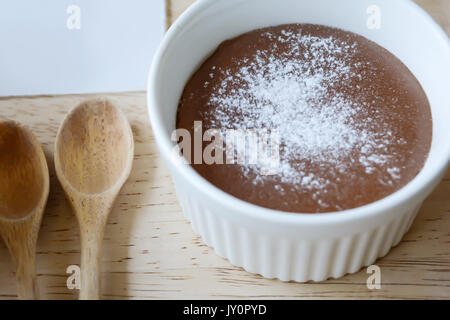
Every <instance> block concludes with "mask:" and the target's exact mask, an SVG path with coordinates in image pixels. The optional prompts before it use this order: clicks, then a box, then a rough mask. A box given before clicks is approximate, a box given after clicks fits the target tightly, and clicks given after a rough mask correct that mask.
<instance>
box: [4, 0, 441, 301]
mask: <svg viewBox="0 0 450 320" xmlns="http://www.w3.org/2000/svg"><path fill="white" fill-rule="evenodd" d="M191 2H192V1H190V0H187V1H186V0H173V1H172V3H171V14H170V16H169V21H173V19H174V18H175V17H176V16H178V15H179V14H180V13H181V12H182V10H184V9H185V8H186V7H187V6H188V5H189V4H190V3H191ZM420 2H421V4H424V5H425V7H426V8H427V9H429V10H431V12H432V14H433V16H435V17H437V16H442V14H441V12H442V11H445V12H447V14H444V15H443V16H444V17H445V16H447V18H444V19H443V20H442V21H441V22H443V24H444V25H446V26H447V27H446V28H447V30H450V29H449V24H450V21H449V19H448V13H449V10H450V8H449V5H448V4H449V2H448V0H439V1H438V0H428V1H427V0H423V1H420ZM433 8H434V9H433ZM107 96H108V98H109V99H110V100H111V101H112V102H113V103H114V104H116V105H117V106H119V107H120V108H121V109H122V110H123V111H124V112H125V114H126V115H127V117H128V120H129V121H130V124H131V126H132V129H133V133H134V138H135V156H134V163H133V169H132V172H131V175H130V179H129V180H128V182H127V184H126V185H125V186H124V188H123V189H122V191H121V193H120V195H119V198H118V200H117V202H116V205H115V207H114V209H113V211H112V213H111V215H110V218H109V221H108V224H107V226H106V230H105V238H104V245H103V259H102V271H103V272H102V284H103V288H102V292H103V298H107V299H124V298H130V299H186V298H192V299H211V298H212V299H216V298H225V299H227V298H229V299H271V298H274V299H288V298H293V299H305V298H310V299H338V298H342V299H360V298H366V299H379V298H384V299H423V298H438V299H450V171H449V172H448V173H447V175H446V178H445V179H444V180H443V181H442V182H441V184H440V185H439V187H438V188H437V189H436V191H435V192H433V194H432V195H431V196H430V197H429V198H428V199H427V200H426V202H425V203H424V206H423V207H422V209H421V210H420V213H419V216H418V218H417V219H416V221H415V223H414V225H413V227H412V228H411V230H410V231H409V232H408V234H407V235H406V236H405V238H404V239H403V241H402V242H401V243H400V245H399V246H397V247H396V248H394V249H393V250H392V251H391V252H390V253H389V254H388V255H387V256H386V257H384V258H382V259H380V260H379V261H378V262H377V265H379V266H380V267H381V270H382V289H381V290H374V291H370V290H368V289H367V287H366V281H367V278H368V274H367V273H366V270H361V271H360V272H358V273H356V274H353V275H347V276H345V277H343V278H341V279H338V280H329V281H325V282H322V283H308V284H297V283H284V282H281V281H278V280H267V279H263V278H262V277H260V276H257V275H252V274H249V273H247V272H245V271H244V270H242V269H241V268H237V267H233V266H231V265H230V263H229V262H228V261H226V260H224V259H221V258H219V257H218V256H217V255H215V253H214V252H213V250H212V249H211V248H209V247H207V246H206V245H205V244H203V242H202V240H201V239H200V238H199V237H198V236H196V235H195V234H194V232H193V231H192V228H191V226H190V224H189V223H188V221H187V220H186V219H185V218H184V216H183V214H182V212H181V209H180V207H179V204H178V201H177V198H176V195H175V191H174V188H173V184H172V181H171V178H170V176H169V172H168V170H167V169H166V167H165V165H164V163H163V161H162V159H161V158H160V157H159V153H158V150H157V148H156V144H155V141H154V138H153V135H152V131H151V128H150V125H149V121H148V117H147V110H146V101H145V93H143V92H133V93H123V94H107ZM92 97H93V96H92V95H67V96H38V97H22V98H0V114H1V115H3V116H5V117H8V118H12V119H15V120H18V121H21V122H22V123H24V124H26V125H28V126H29V127H30V128H31V129H32V131H33V133H34V134H35V135H36V136H37V137H38V139H39V141H40V142H41V144H42V145H43V148H44V151H45V153H46V156H47V160H48V162H49V168H50V177H51V194H50V198H49V201H48V205H47V210H46V213H45V216H44V220H43V225H42V229H41V233H40V237H39V241H38V248H37V258H36V264H37V265H36V268H37V273H38V280H37V281H38V284H39V288H40V290H41V298H44V299H76V297H77V296H78V292H77V291H71V290H69V289H67V286H66V280H67V276H68V275H67V274H66V268H67V267H68V266H69V265H76V264H79V263H80V238H79V231H78V224H77V221H76V218H75V216H74V214H73V213H72V211H71V210H70V207H69V204H68V202H67V201H66V200H65V197H64V194H63V191H62V189H61V187H60V185H59V183H58V182H57V179H56V177H55V171H54V164H53V145H54V140H55V137H56V132H57V129H58V127H59V125H60V122H61V121H62V120H63V118H64V116H65V115H66V113H67V112H68V111H69V110H70V109H71V108H72V107H74V106H75V105H77V104H78V103H80V102H81V101H83V100H85V99H88V98H92ZM14 281H15V280H14V271H13V265H12V261H11V259H10V257H9V255H8V253H7V249H6V247H5V245H4V243H3V242H1V241H0V299H1V298H3V299H14V298H16V288H15V282H14Z"/></svg>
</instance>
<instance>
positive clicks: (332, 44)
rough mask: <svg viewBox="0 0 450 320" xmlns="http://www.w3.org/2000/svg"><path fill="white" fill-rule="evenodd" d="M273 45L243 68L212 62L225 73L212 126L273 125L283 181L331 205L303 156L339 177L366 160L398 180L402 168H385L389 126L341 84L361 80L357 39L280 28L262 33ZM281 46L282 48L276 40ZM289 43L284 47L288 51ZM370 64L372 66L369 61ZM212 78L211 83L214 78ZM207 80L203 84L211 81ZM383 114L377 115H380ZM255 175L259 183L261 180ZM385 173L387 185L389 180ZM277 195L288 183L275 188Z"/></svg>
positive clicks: (214, 100)
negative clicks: (225, 67) (354, 58)
mask: <svg viewBox="0 0 450 320" xmlns="http://www.w3.org/2000/svg"><path fill="white" fill-rule="evenodd" d="M263 36H264V37H266V38H267V39H269V40H271V42H272V43H273V45H272V48H270V49H269V50H257V51H256V52H255V55H254V56H253V57H248V58H245V59H243V60H242V61H236V65H237V66H239V71H238V72H231V71H230V70H222V69H220V68H216V67H213V68H211V73H210V75H209V77H210V78H211V80H212V79H214V78H215V75H220V78H221V79H222V80H221V81H220V83H218V84H215V86H214V88H213V94H212V95H211V97H210V101H209V103H210V104H211V105H214V106H216V107H215V108H214V111H213V112H211V113H210V114H208V115H207V118H208V119H209V121H210V122H211V125H212V126H213V127H215V128H224V129H225V128H226V129H239V130H251V129H268V130H270V131H274V130H276V131H277V132H278V133H279V137H280V167H279V170H278V175H276V176H275V177H272V179H278V180H277V181H280V182H281V183H288V184H291V185H292V186H293V187H294V188H299V189H301V188H305V189H308V190H317V191H318V193H317V196H318V199H317V203H319V204H320V205H322V206H327V204H326V202H325V200H323V199H322V198H321V197H320V196H319V195H320V192H319V191H320V190H324V189H326V187H327V186H328V185H330V183H333V181H330V179H329V176H330V175H329V174H328V175H327V176H328V178H324V176H322V175H321V174H320V173H319V174H317V173H316V174H314V173H312V172H308V170H307V166H306V165H305V161H307V162H308V163H313V164H314V165H315V167H323V168H325V169H324V170H328V172H329V171H330V170H334V172H335V173H336V174H335V175H331V176H336V177H338V176H339V174H342V173H345V171H346V170H347V169H348V166H354V165H362V166H364V167H365V172H366V174H378V173H380V170H381V171H383V172H382V173H383V175H385V176H386V175H387V176H389V177H391V178H392V179H399V178H400V176H399V174H400V170H399V169H398V168H395V167H393V168H383V165H385V164H386V163H388V161H389V159H390V158H391V156H392V155H391V154H390V153H389V149H388V148H387V146H388V145H390V144H392V143H393V137H392V134H391V133H390V131H389V128H380V127H379V125H378V122H377V119H376V118H374V117H373V115H369V114H368V113H367V107H368V106H369V105H370V103H371V102H370V101H365V99H364V95H363V94H361V98H355V97H352V98H349V97H348V96H347V95H346V94H345V93H344V92H340V91H339V90H336V88H337V87H338V85H342V83H345V82H350V81H351V80H352V79H357V80H361V77H362V75H361V74H360V73H358V72H356V71H355V65H352V63H351V61H352V59H351V58H352V56H353V55H354V54H355V53H356V52H357V50H358V44H357V43H354V42H350V43H347V42H345V41H342V40H337V39H334V38H333V37H327V38H320V37H315V36H311V35H302V34H301V32H293V31H290V30H282V31H281V33H277V34H273V33H271V32H267V33H265V34H264V35H263ZM281 45H282V46H283V50H278V49H279V46H281ZM286 48H287V50H286ZM369 67H370V66H369ZM211 83H212V82H211ZM210 85H212V84H210V82H206V83H205V86H210ZM378 120H379V119H378ZM258 170H260V166H258V165H242V172H243V174H246V175H249V174H250V173H253V174H255V172H256V173H257V172H258ZM264 179H266V178H264V177H261V176H260V175H258V174H256V175H255V178H254V183H255V184H258V183H264ZM392 179H391V180H389V179H387V180H386V181H384V183H387V184H389V183H392ZM277 188H278V191H279V192H280V193H282V192H283V190H282V189H283V187H281V186H277Z"/></svg>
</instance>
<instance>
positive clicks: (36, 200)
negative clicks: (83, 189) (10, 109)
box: [0, 120, 49, 299]
mask: <svg viewBox="0 0 450 320" xmlns="http://www.w3.org/2000/svg"><path fill="white" fill-rule="evenodd" d="M48 193H49V173H48V166H47V161H46V159H45V156H44V153H43V151H42V148H41V146H40V145H39V142H38V141H37V139H36V137H35V136H34V135H33V134H32V133H31V131H29V130H28V129H26V128H24V127H22V126H21V125H20V124H18V123H16V122H13V121H7V120H0V235H1V236H2V238H3V239H4V241H5V243H6V245H7V247H8V249H9V251H10V253H11V255H12V257H13V259H14V261H15V263H16V265H17V272H16V278H17V284H18V296H19V299H36V298H38V290H37V286H36V280H35V278H36V272H35V251H36V242H37V237H38V233H39V228H40V225H41V221H42V216H43V213H44V208H45V205H46V202H47V198H48Z"/></svg>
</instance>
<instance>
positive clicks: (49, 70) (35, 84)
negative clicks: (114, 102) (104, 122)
mask: <svg viewBox="0 0 450 320" xmlns="http://www.w3.org/2000/svg"><path fill="white" fill-rule="evenodd" d="M70 5H76V6H78V7H79V8H80V13H81V15H80V22H81V23H80V29H72V30H70V29H69V28H68V27H67V20H68V19H69V18H70V16H71V14H70V13H67V9H68V7H69V6H70ZM164 26H165V9H164V0H1V1H0V41H1V42H0V96H11V95H30V94H65V93H90V92H111V91H133V90H145V87H146V82H147V75H148V70H149V67H150V64H151V59H152V56H153V54H154V52H155V49H156V47H157V46H158V44H159V42H160V40H161V39H162V36H163V33H164Z"/></svg>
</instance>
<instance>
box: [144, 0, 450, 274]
mask: <svg viewBox="0 0 450 320" xmlns="http://www.w3.org/2000/svg"><path fill="white" fill-rule="evenodd" d="M373 5H376V6H378V8H379V9H380V13H381V16H380V17H381V29H369V28H368V27H367V19H368V18H369V17H370V14H373V12H374V11H373V7H372V8H370V9H369V10H368V8H369V7H371V6H373ZM286 23H316V24H324V25H329V26H333V27H338V28H342V29H345V30H349V31H353V32H356V33H359V34H361V35H363V36H365V37H367V38H369V39H371V40H373V41H375V42H377V43H379V44H380V45H382V46H383V47H385V48H387V49H388V50H390V51H391V52H392V53H394V54H395V55H397V56H398V57H399V58H400V59H401V60H402V61H403V62H404V63H405V64H406V65H407V66H408V67H409V68H410V69H411V71H412V72H413V73H414V74H415V75H416V77H417V78H418V79H419V81H420V82H421V83H422V86H423V88H424V89H425V91H426V93H427V95H428V98H429V100H430V103H431V106H432V114H433V121H434V128H433V135H434V136H433V143H432V147H431V152H430V155H429V158H428V160H427V162H426V164H425V166H424V168H423V170H422V171H421V172H420V174H419V175H418V176H417V177H416V178H415V179H414V180H413V181H411V182H410V183H409V184H408V185H407V186H405V187H404V188H402V189H401V190H399V191H398V192H396V193H394V194H392V195H391V196H389V197H387V198H384V199H382V200H380V201H377V202H375V203H372V204H369V205H366V206H363V207H359V208H356V209H352V210H346V211H344V212H339V213H328V214H313V215H311V214H293V213H286V212H280V211H276V210H270V209H265V208H262V207H258V206H255V205H252V204H250V203H247V202H244V201H241V200H239V199H237V198H235V197H233V196H231V195H229V194H227V193H225V192H223V191H221V190H219V189H218V188H216V187H214V186H213V185H212V184H210V183H209V182H207V181H206V180H204V179H203V178H202V177H201V176H200V175H198V174H197V173H196V172H195V171H194V170H193V169H192V168H191V167H190V166H188V165H183V164H180V163H179V162H177V161H176V159H175V158H174V157H172V154H173V153H172V150H173V147H174V144H173V143H172V142H171V140H170V137H171V133H172V131H173V130H174V129H175V115H176V110H177V106H178V101H179V98H180V96H181V94H182V91H183V88H184V86H185V84H186V82H187V81H188V80H189V78H190V76H191V75H192V73H193V72H194V71H195V70H196V69H197V68H198V67H199V66H200V64H201V63H202V62H203V61H204V59H205V58H206V57H207V56H208V55H210V54H211V53H212V52H213V51H214V50H215V48H216V47H217V46H218V45H219V44H220V43H221V42H222V41H223V40H225V39H229V38H232V37H234V36H237V35H239V34H242V33H244V32H246V31H250V30H253V29H256V28H260V27H266V26H273V25H279V24H286ZM449 57H450V46H449V40H448V37H447V35H446V34H445V33H444V32H443V31H442V30H441V29H440V28H439V26H438V25H437V24H436V23H435V22H434V21H433V20H432V19H431V18H430V17H429V16H428V15H427V14H426V13H425V12H424V11H422V10H421V9H420V8H419V7H418V6H417V5H415V4H414V3H413V2H412V1H410V0H395V1H392V0H339V1H337V0H314V1H310V0H200V1H197V2H196V3H195V4H194V5H193V6H192V7H190V8H189V9H188V10H187V11H186V12H185V13H184V14H183V15H182V16H181V17H180V18H179V19H178V21H177V22H176V23H175V24H174V25H173V26H172V28H171V29H170V30H169V31H168V33H167V35H166V37H165V39H164V41H163V43H162V45H161V47H160V48H159V51H158V52H157V54H156V56H155V58H154V61H153V66H152V68H151V71H150V76H149V84H148V108H149V114H150V119H151V124H152V127H153V132H154V135H155V138H156V141H157V143H158V146H159V148H160V152H161V155H162V156H163V158H164V159H165V161H166V164H167V166H168V167H169V169H170V171H171V173H172V176H173V180H174V183H175V187H176V190H177V194H178V197H179V200H180V203H181V206H182V208H183V210H184V213H185V215H186V216H187V218H188V219H189V220H190V221H191V222H192V225H193V228H194V230H195V231H196V232H197V233H198V234H200V235H201V237H202V238H203V240H204V241H205V242H206V243H207V244H208V245H209V246H211V247H213V248H214V249H215V250H216V252H217V254H219V255H220V256H222V257H225V258H227V259H229V260H230V262H231V263H232V264H233V265H236V266H241V267H243V268H244V269H245V270H247V271H249V272H252V273H258V274H261V275H263V276H264V277H267V278H279V279H281V280H283V281H290V280H293V281H298V282H305V281H309V280H313V281H322V280H325V279H327V278H329V277H334V278H337V277H341V276H343V275H345V274H346V273H354V272H356V271H358V270H360V269H361V268H362V267H363V266H368V265H371V264H372V263H374V261H375V260H376V259H377V258H378V257H381V256H384V255H386V254H387V253H388V252H389V250H390V248H391V247H392V246H395V245H397V244H398V243H399V242H400V240H401V238H402V236H403V235H404V234H405V233H406V231H407V230H408V229H409V227H410V226H411V224H412V222H413V220H414V218H415V216H416V214H417V211H418V210H419V208H420V206H421V204H422V202H423V200H424V199H425V198H426V197H427V196H428V195H429V194H430V192H431V191H432V190H433V189H434V188H435V187H436V185H437V184H438V183H439V181H440V180H441V179H442V177H443V175H444V174H445V171H446V168H447V167H448V164H449V159H450V130H449V123H450V103H449V101H450V94H449V92H450V90H449V89H450V88H449V83H450V79H449V75H450V59H449ZM230 183H232V182H231V181H230Z"/></svg>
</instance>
